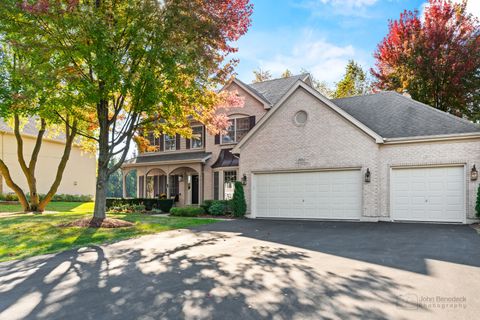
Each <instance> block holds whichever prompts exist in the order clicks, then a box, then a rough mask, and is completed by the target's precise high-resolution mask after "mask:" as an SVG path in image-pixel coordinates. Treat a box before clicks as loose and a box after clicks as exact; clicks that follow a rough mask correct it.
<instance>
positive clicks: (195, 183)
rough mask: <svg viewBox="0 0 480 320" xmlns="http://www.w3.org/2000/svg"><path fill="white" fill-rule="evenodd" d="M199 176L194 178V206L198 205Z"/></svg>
mask: <svg viewBox="0 0 480 320" xmlns="http://www.w3.org/2000/svg"><path fill="white" fill-rule="evenodd" d="M198 190H199V188H198V176H197V175H195V176H192V204H198Z"/></svg>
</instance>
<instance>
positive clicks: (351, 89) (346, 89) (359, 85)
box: [333, 60, 368, 98]
mask: <svg viewBox="0 0 480 320" xmlns="http://www.w3.org/2000/svg"><path fill="white" fill-rule="evenodd" d="M367 90H368V82H367V75H366V73H365V71H363V69H362V67H360V66H359V65H358V64H357V63H356V62H355V61H353V60H350V61H348V64H347V66H346V67H345V75H344V76H343V78H342V80H340V81H339V82H338V83H337V84H336V88H335V93H334V94H333V96H334V97H335V98H345V97H351V96H358V95H362V94H365V93H366V92H367Z"/></svg>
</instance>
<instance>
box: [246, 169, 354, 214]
mask: <svg viewBox="0 0 480 320" xmlns="http://www.w3.org/2000/svg"><path fill="white" fill-rule="evenodd" d="M255 179H256V180H255V181H256V186H255V190H254V193H255V199H254V201H255V204H254V206H255V215H256V217H259V218H293V219H295V218H297V219H360V216H361V211H362V210H361V208H362V176H361V172H360V170H346V171H321V172H297V173H268V174H257V175H255Z"/></svg>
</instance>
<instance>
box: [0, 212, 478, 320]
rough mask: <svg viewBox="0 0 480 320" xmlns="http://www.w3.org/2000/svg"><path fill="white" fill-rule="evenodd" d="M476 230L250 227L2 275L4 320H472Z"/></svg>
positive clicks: (146, 242) (6, 268) (40, 261)
mask: <svg viewBox="0 0 480 320" xmlns="http://www.w3.org/2000/svg"><path fill="white" fill-rule="evenodd" d="M479 313H480V236H479V235H478V234H477V233H476V231H475V230H473V229H472V228H470V227H468V226H460V225H430V224H392V223H346V222H345V223H341V222H295V221H262V220H241V221H225V222H219V223H216V224H212V225H207V226H202V227H200V228H197V229H192V230H176V231H170V232H165V233H161V234H158V235H152V236H145V237H142V238H138V239H132V240H127V241H122V242H118V243H115V244H111V245H105V246H95V247H89V248H82V249H79V250H72V251H67V252H63V253H60V254H57V255H48V256H41V257H36V258H31V259H27V260H23V261H13V262H7V263H2V264H0V319H2V320H3V319H8V320H12V319H81V320H85V319H183V318H186V319H261V318H262V319H319V318H328V319H348V318H365V319H422V318H424V319H432V318H435V319H474V318H478V317H479Z"/></svg>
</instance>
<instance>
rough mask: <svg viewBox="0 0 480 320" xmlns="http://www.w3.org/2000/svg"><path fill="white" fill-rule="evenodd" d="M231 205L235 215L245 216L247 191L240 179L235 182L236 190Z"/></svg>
mask: <svg viewBox="0 0 480 320" xmlns="http://www.w3.org/2000/svg"><path fill="white" fill-rule="evenodd" d="M230 205H231V208H232V211H233V215H234V216H235V217H243V216H244V215H245V213H246V212H247V202H246V201H245V192H244V191H243V185H242V183H241V182H240V181H236V182H235V191H234V192H233V198H232V200H231V201H230Z"/></svg>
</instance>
